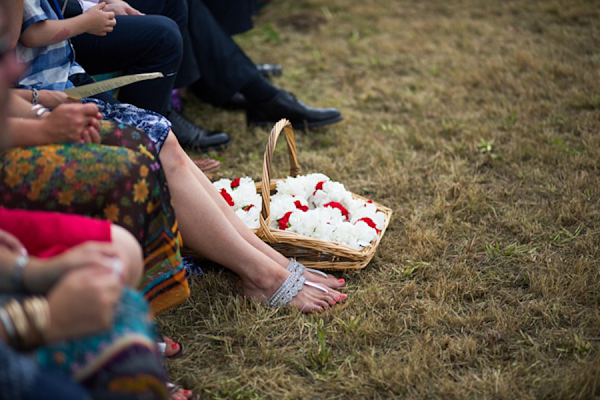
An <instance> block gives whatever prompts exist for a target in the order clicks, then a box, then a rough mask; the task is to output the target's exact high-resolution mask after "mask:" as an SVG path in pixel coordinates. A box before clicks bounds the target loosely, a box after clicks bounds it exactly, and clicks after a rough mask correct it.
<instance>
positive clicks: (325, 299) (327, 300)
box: [242, 268, 348, 313]
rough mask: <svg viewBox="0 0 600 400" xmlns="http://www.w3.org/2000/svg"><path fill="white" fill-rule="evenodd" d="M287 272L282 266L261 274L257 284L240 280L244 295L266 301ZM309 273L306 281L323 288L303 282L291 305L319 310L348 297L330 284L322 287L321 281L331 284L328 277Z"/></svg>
mask: <svg viewBox="0 0 600 400" xmlns="http://www.w3.org/2000/svg"><path fill="white" fill-rule="evenodd" d="M289 274H290V272H289V271H287V270H285V269H283V268H282V269H281V270H278V271H277V272H275V273H273V274H269V275H268V276H263V277H262V282H260V283H259V284H258V285H257V284H254V283H252V282H250V281H247V280H242V291H243V292H244V295H245V296H246V297H248V298H250V299H256V300H258V301H260V302H262V303H266V302H267V301H268V300H269V298H270V297H271V296H272V295H273V293H275V291H276V290H277V289H278V288H279V287H280V286H281V284H282V283H283V282H284V281H285V279H286V278H287V277H288V276H289ZM309 274H310V279H307V281H310V282H312V283H316V284H317V285H319V286H321V288H322V289H324V290H321V289H319V288H316V287H313V286H309V285H306V284H305V285H304V287H303V288H302V290H300V291H299V292H298V294H297V295H296V296H295V297H294V298H293V299H292V301H291V302H290V303H289V304H290V305H291V306H292V307H295V308H297V309H298V310H300V311H302V312H305V313H311V312H320V311H323V310H324V309H326V308H329V307H331V306H333V305H335V304H337V303H339V302H342V301H345V300H346V298H347V297H348V296H347V295H345V294H343V293H340V292H338V291H337V290H335V289H333V288H332V287H330V286H327V287H324V285H323V284H322V282H323V281H329V282H328V283H331V284H333V282H331V279H330V278H327V279H326V278H325V277H322V276H320V275H317V274H313V273H309ZM305 276H306V273H305ZM317 277H320V280H321V282H317V280H318V278H317ZM313 278H314V280H313ZM336 282H337V280H336ZM337 284H338V285H339V286H341V285H342V284H340V282H337Z"/></svg>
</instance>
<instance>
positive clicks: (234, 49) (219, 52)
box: [69, 0, 342, 133]
mask: <svg viewBox="0 0 600 400" xmlns="http://www.w3.org/2000/svg"><path fill="white" fill-rule="evenodd" d="M69 1H70V2H74V1H77V0H69ZM106 2H107V3H108V4H112V5H114V4H121V5H122V7H125V6H123V3H125V2H124V1H122V0H106ZM181 2H187V8H188V10H189V20H188V25H187V27H184V26H182V23H181V22H178V26H179V28H180V29H181V32H182V36H183V37H184V39H185V38H186V37H189V39H190V43H191V46H184V49H183V50H184V54H183V59H184V68H185V69H187V70H189V69H193V68H194V65H193V64H194V61H195V64H196V68H197V69H198V70H199V75H200V78H199V79H198V80H197V81H196V82H195V83H194V84H193V85H192V86H191V88H192V91H193V92H194V93H195V94H197V95H198V96H199V97H201V98H202V99H204V100H207V101H209V102H210V103H211V104H213V105H214V106H217V107H219V106H222V105H224V104H225V103H226V102H227V101H228V100H229V99H231V98H232V96H233V95H234V94H236V93H238V92H239V93H241V94H242V95H243V96H244V97H245V98H246V101H247V104H246V107H247V110H248V111H247V121H248V124H249V125H259V126H271V125H273V124H274V123H276V122H277V121H279V120H280V119H281V118H287V119H289V120H290V122H291V123H292V125H293V126H294V128H299V129H302V128H304V127H306V126H307V127H312V126H320V125H326V124H331V123H334V122H338V121H341V120H342V116H341V114H340V112H339V111H338V110H337V109H335V108H313V107H309V106H307V105H305V104H304V103H302V102H301V101H299V100H298V99H296V98H295V97H294V96H293V95H292V94H290V93H289V92H287V91H285V90H283V89H279V88H277V87H275V86H273V85H272V84H271V83H270V82H269V81H268V80H267V79H266V78H265V77H264V76H263V74H262V73H261V72H260V71H259V70H258V69H257V67H256V65H255V64H254V63H253V62H252V61H251V60H250V59H249V58H248V57H247V56H246V54H245V53H244V52H243V50H242V49H241V48H240V47H239V46H238V45H237V44H236V43H235V42H234V41H233V39H232V38H231V37H230V35H229V34H228V33H226V32H225V30H224V29H223V28H222V26H221V25H220V24H219V23H218V22H217V21H216V20H215V18H214V17H213V15H212V14H211V12H210V10H209V9H208V8H207V7H206V5H205V4H204V3H203V1H202V0H166V1H165V0H129V1H128V2H127V3H125V4H128V5H129V6H131V7H134V9H135V10H139V11H140V12H143V13H146V14H160V15H166V16H168V17H171V18H177V17H176V16H175V12H174V11H173V10H177V9H180V8H181ZM179 21H180V20H179ZM118 34H119V33H117V35H118ZM111 35H112V37H111ZM119 40H120V39H118V38H117V37H116V35H115V32H114V31H113V32H111V33H109V34H108V35H106V37H96V38H94V37H92V36H91V35H80V36H78V37H77V39H75V40H74V44H75V48H76V51H77V54H78V57H81V60H83V65H84V67H87V66H88V65H91V64H92V63H93V62H94V60H95V59H96V58H107V57H112V58H114V59H115V60H117V61H118V60H119V59H121V58H123V57H127V56H126V55H125V53H127V52H130V49H128V48H122V47H121V46H114V45H112V44H111V43H113V42H114V41H119ZM184 42H185V40H184ZM115 51H119V54H122V56H117V55H116V54H115ZM190 53H192V54H190ZM186 60H187V61H186ZM190 65H191V66H190ZM113 69H114V66H113ZM176 133H177V132H176Z"/></svg>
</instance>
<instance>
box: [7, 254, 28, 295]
mask: <svg viewBox="0 0 600 400" xmlns="http://www.w3.org/2000/svg"><path fill="white" fill-rule="evenodd" d="M28 263H29V255H27V254H20V255H19V256H18V257H17V261H16V263H15V266H14V269H13V271H12V273H11V274H10V279H11V281H12V284H13V287H14V288H15V290H16V291H19V292H25V291H26V290H25V282H24V280H23V275H24V272H25V267H26V266H27V264H28Z"/></svg>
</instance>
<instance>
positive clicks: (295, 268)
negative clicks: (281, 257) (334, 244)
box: [267, 258, 329, 307]
mask: <svg viewBox="0 0 600 400" xmlns="http://www.w3.org/2000/svg"><path fill="white" fill-rule="evenodd" d="M285 269H287V270H288V271H290V275H289V276H288V277H287V278H286V279H285V281H283V283H282V284H281V286H279V289H277V290H276V291H275V293H273V295H272V296H271V298H269V301H268V302H267V304H268V305H269V306H270V307H279V306H285V305H287V304H288V303H289V302H290V301H292V299H293V298H294V297H296V295H297V294H298V292H299V291H301V290H302V288H304V285H306V286H310V287H314V288H316V289H319V290H320V291H322V292H324V293H329V291H328V290H327V289H325V288H324V287H322V286H320V285H318V284H316V283H314V282H311V281H308V280H306V278H305V277H304V276H302V274H303V273H304V271H309V272H313V273H315V274H319V275H323V276H324V277H327V274H325V273H324V272H321V271H319V270H316V269H312V268H306V267H305V266H304V265H302V264H300V263H299V262H298V261H296V260H294V259H293V258H290V263H289V264H288V265H287V267H285Z"/></svg>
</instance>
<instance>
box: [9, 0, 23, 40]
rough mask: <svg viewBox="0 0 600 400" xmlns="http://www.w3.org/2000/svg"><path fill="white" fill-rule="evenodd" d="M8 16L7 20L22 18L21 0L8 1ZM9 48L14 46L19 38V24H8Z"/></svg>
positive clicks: (19, 19) (20, 19)
mask: <svg viewBox="0 0 600 400" xmlns="http://www.w3.org/2000/svg"><path fill="white" fill-rule="evenodd" d="M7 4H9V9H8V16H7V19H6V20H7V21H22V20H23V0H14V1H11V2H8V3H7ZM10 25H11V26H10V30H9V34H10V48H11V49H12V48H14V47H15V46H16V45H17V41H18V40H19V34H20V33H21V24H10Z"/></svg>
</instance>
